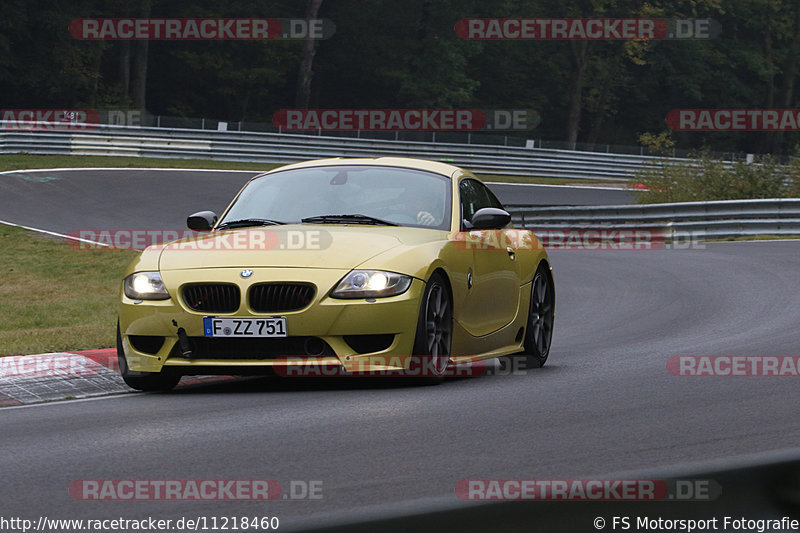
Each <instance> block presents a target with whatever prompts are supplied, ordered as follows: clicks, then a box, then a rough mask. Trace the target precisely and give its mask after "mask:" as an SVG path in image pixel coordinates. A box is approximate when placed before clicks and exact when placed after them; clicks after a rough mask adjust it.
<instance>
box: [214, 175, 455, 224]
mask: <svg viewBox="0 0 800 533" xmlns="http://www.w3.org/2000/svg"><path fill="white" fill-rule="evenodd" d="M450 187H451V182H450V178H448V177H447V176H443V175H440V174H435V173H433V172H427V171H422V170H415V169H409V168H397V167H388V166H371V165H334V166H324V167H310V168H298V169H294V170H285V171H281V172H276V173H274V174H268V175H266V176H262V177H260V178H256V179H254V180H253V181H251V182H250V183H248V184H247V186H246V187H245V188H244V190H243V191H242V193H241V194H240V195H239V197H238V198H237V199H236V201H235V203H234V204H233V205H232V206H231V208H230V210H229V211H228V212H227V213H226V214H225V216H224V218H223V219H222V220H221V222H220V226H222V225H226V224H227V225H228V226H229V227H230V226H233V225H234V224H233V222H235V221H239V220H249V219H256V220H257V219H262V220H273V221H280V222H283V223H290V224H291V223H300V222H305V223H309V224H342V223H354V224H375V225H382V224H387V225H397V226H414V227H423V228H433V229H443V230H449V229H450V206H451V189H450ZM356 215H357V216H356Z"/></svg>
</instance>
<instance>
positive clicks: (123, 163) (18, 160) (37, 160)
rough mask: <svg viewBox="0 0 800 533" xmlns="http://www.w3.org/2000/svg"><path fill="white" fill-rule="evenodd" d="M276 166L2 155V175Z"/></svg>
mask: <svg viewBox="0 0 800 533" xmlns="http://www.w3.org/2000/svg"><path fill="white" fill-rule="evenodd" d="M279 166H280V165H277V164H275V163H236V162H231V161H211V160H208V159H160V158H154V157H117V156H107V157H106V156H89V155H30V154H9V155H0V172H2V171H5V170H25V169H31V168H69V167H75V168H80V167H119V168H137V167H139V168H206V169H224V170H263V171H267V170H272V169H273V168H275V167H279Z"/></svg>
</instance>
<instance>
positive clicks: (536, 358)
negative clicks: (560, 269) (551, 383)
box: [523, 263, 555, 368]
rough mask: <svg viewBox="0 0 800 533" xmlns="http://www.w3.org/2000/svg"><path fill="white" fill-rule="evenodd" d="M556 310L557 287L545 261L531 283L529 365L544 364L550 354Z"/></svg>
mask: <svg viewBox="0 0 800 533" xmlns="http://www.w3.org/2000/svg"><path fill="white" fill-rule="evenodd" d="M554 312H555V289H554V287H553V280H552V279H551V278H550V272H549V269H548V267H547V265H546V264H545V263H542V264H540V265H539V268H538V269H537V270H536V275H534V277H533V283H531V302H530V307H529V308H528V323H527V325H526V327H525V342H524V352H523V357H525V361H526V363H527V366H528V367H530V368H538V367H541V366H544V364H545V362H546V361H547V356H548V355H549V354H550V342H551V340H552V338H553V318H554Z"/></svg>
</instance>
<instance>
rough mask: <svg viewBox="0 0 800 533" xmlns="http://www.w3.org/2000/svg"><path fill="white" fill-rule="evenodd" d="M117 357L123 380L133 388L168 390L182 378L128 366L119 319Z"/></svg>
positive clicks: (148, 390) (151, 390) (150, 390)
mask: <svg viewBox="0 0 800 533" xmlns="http://www.w3.org/2000/svg"><path fill="white" fill-rule="evenodd" d="M117 359H118V360H119V373H120V374H122V380H123V381H124V382H125V384H126V385H128V386H129V387H130V388H132V389H136V390H140V391H145V392H153V391H168V390H172V389H174V388H175V385H177V384H178V382H179V381H180V380H181V377H180V376H175V375H170V374H164V373H162V372H136V371H134V370H131V369H129V368H128V360H127V359H126V358H125V350H124V349H123V347H122V335H121V334H120V331H119V321H117Z"/></svg>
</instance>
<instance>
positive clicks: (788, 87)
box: [772, 7, 800, 154]
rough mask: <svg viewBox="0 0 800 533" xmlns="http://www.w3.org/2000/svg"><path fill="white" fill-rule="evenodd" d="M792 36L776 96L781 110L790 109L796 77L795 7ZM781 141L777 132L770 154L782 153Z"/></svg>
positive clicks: (799, 38) (799, 35) (799, 37)
mask: <svg viewBox="0 0 800 533" xmlns="http://www.w3.org/2000/svg"><path fill="white" fill-rule="evenodd" d="M794 15H795V16H794V36H793V38H792V45H791V47H790V48H789V53H788V54H787V55H786V61H785V62H784V65H783V84H782V85H781V92H780V94H779V95H778V105H780V106H781V107H782V108H783V109H788V108H790V107H792V99H793V97H794V79H795V76H796V75H797V62H798V57H797V56H798V54H800V8H797V7H795V13H794ZM782 141H783V132H782V131H779V132H777V135H775V140H774V143H773V145H772V153H773V154H780V153H781V151H782V148H781V144H783V143H782Z"/></svg>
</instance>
